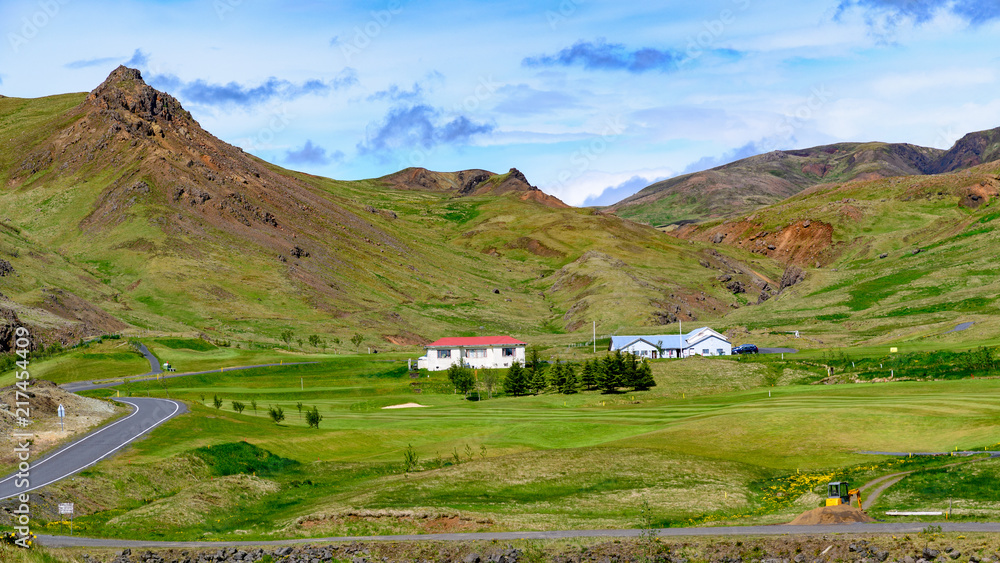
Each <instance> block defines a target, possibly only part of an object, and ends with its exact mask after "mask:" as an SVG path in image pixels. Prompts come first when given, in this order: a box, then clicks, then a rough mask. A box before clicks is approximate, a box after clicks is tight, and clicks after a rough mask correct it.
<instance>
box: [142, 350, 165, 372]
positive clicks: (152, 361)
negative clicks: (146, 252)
mask: <svg viewBox="0 0 1000 563" xmlns="http://www.w3.org/2000/svg"><path fill="white" fill-rule="evenodd" d="M139 351H140V352H142V355H143V356H146V361H147V362H149V371H148V372H146V373H144V374H143V375H156V374H158V373H163V368H161V367H160V361H159V360H157V359H156V356H154V355H153V353H152V352H150V351H149V348H146V345H145V344H142V343H140V344H139Z"/></svg>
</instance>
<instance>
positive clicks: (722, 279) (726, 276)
mask: <svg viewBox="0 0 1000 563" xmlns="http://www.w3.org/2000/svg"><path fill="white" fill-rule="evenodd" d="M715 279H717V280H719V281H720V282H727V281H729V280H731V279H733V276H730V275H729V274H722V275H721V276H719V277H717V278H715Z"/></svg>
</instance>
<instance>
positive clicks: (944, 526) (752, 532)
mask: <svg viewBox="0 0 1000 563" xmlns="http://www.w3.org/2000/svg"><path fill="white" fill-rule="evenodd" d="M930 525H934V526H941V531H943V532H1000V522H931V523H929V522H913V523H874V524H830V525H821V526H790V525H787V524H783V525H780V526H731V527H715V528H664V529H660V530H655V534H656V536H657V537H685V536H774V535H794V536H812V535H819V534H917V533H920V532H921V531H923V530H924V529H925V528H927V527H928V526H930ZM648 533H649V530H639V529H636V530H560V531H552V532H499V533H477V534H419V535H398V536H339V537H328V538H311V539H295V540H281V541H233V542H225V541H222V542H172V541H144V540H109V539H96V538H81V537H67V536H46V535H39V536H38V543H39V544H40V545H42V546H44V547H111V548H125V547H127V548H169V547H176V548H210V549H214V548H220V547H244V546H257V545H259V546H265V545H296V544H321V543H332V542H338V543H339V542H352V541H387V542H394V541H492V540H497V541H504V540H517V539H561V538H597V537H609V538H634V537H640V536H642V535H643V534H648Z"/></svg>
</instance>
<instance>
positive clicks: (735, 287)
mask: <svg viewBox="0 0 1000 563" xmlns="http://www.w3.org/2000/svg"><path fill="white" fill-rule="evenodd" d="M726 289H728V290H729V291H731V292H733V294H734V295H735V294H738V293H746V290H747V288H746V287H744V286H743V282H741V281H739V280H733V281H731V282H729V283H728V284H726Z"/></svg>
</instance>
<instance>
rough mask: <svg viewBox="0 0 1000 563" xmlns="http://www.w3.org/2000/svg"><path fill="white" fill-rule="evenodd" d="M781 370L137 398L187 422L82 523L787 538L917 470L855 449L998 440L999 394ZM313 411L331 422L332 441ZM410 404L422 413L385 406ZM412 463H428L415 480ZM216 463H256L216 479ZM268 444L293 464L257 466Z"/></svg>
mask: <svg viewBox="0 0 1000 563" xmlns="http://www.w3.org/2000/svg"><path fill="white" fill-rule="evenodd" d="M204 353H208V354H210V353H212V351H210V350H209V351H206V352H204ZM770 362H771V363H770V364H767V363H765V361H764V360H762V361H746V362H743V361H737V360H734V359H714V360H713V359H694V360H690V361H689V360H681V361H670V360H667V361H659V362H656V363H655V370H654V373H655V376H656V379H657V381H658V386H657V387H655V388H653V389H652V390H650V391H646V392H624V393H619V394H612V395H605V394H601V393H599V392H582V393H577V394H574V395H559V394H551V393H549V394H542V395H539V396H528V397H517V398H514V397H496V398H494V399H491V400H485V399H484V400H479V401H476V400H465V399H464V398H463V397H462V396H461V395H455V394H453V393H451V392H449V390H450V387H449V384H448V383H447V381H446V379H445V376H444V374H443V373H433V374H429V375H430V377H427V375H428V374H426V373H424V374H422V375H421V376H420V377H419V378H416V379H411V378H410V377H409V375H408V374H407V371H406V367H405V361H404V360H402V359H397V360H392V359H389V358H381V359H380V361H375V360H373V359H372V357H370V356H353V357H342V358H335V359H330V360H327V361H323V362H322V363H320V364H315V365H303V366H283V367H274V368H259V369H254V370H247V371H242V372H236V371H234V372H223V373H211V374H205V375H199V376H190V377H185V378H178V379H172V380H164V381H161V382H152V383H150V384H148V385H146V384H132V385H131V386H130V387H126V386H123V387H120V389H122V390H124V391H125V393H132V394H139V395H146V394H149V395H152V396H166V395H168V394H169V396H170V397H172V398H181V399H183V400H185V401H187V402H188V403H189V404H190V405H191V407H192V413H190V414H188V415H184V416H182V417H180V418H178V419H175V420H172V421H170V422H169V423H167V424H165V425H163V426H162V427H160V428H158V429H157V430H155V431H154V432H153V433H152V435H151V436H150V438H149V439H146V440H143V441H141V442H138V443H136V444H135V445H134V446H133V447H132V448H131V449H130V450H129V451H127V452H126V453H125V454H123V455H121V456H119V457H117V458H115V459H114V460H112V461H111V462H109V463H105V464H102V465H100V466H98V467H97V468H93V469H91V470H88V471H87V472H85V473H84V474H82V475H81V477H80V478H78V479H77V481H76V482H75V483H74V484H73V485H72V491H73V492H72V494H73V495H75V496H76V497H77V498H78V499H79V501H78V502H80V504H81V505H82V506H86V507H88V508H87V512H86V514H83V515H81V516H79V517H78V518H77V520H76V522H77V526H78V529H79V530H81V531H82V532H83V533H86V534H91V535H108V536H122V537H147V538H171V539H180V538H189V539H195V538H202V539H204V538H236V537H240V538H244V539H247V538H255V537H256V538H261V539H263V538H270V537H274V535H275V534H277V535H278V536H282V537H284V536H292V537H308V536H318V535H331V534H338V535H339V534H369V533H374V534H385V533H400V532H413V533H422V532H433V531H442V530H443V529H453V528H451V527H448V528H440V526H445V523H450V524H448V526H454V525H459V527H460V529H461V530H462V531H471V530H520V529H559V528H581V527H596V528H600V527H633V526H637V525H638V524H639V522H638V510H639V508H640V506H641V505H642V504H643V503H648V504H649V506H650V507H651V508H652V510H653V511H654V513H655V517H656V521H657V522H658V523H659V525H663V526H672V525H690V524H708V525H719V524H727V523H741V524H742V523H747V522H762V523H776V522H784V521H789V520H791V519H792V518H793V517H794V516H795V515H797V514H798V513H800V512H802V511H804V510H807V509H810V508H813V507H815V506H817V505H818V503H819V502H820V501H821V500H822V499H821V497H820V496H819V493H821V492H822V490H823V489H822V487H823V485H825V483H826V482H827V481H829V480H832V479H835V478H849V479H851V480H852V481H853V482H856V483H857V484H861V483H862V482H864V481H865V480H868V479H871V478H874V477H876V476H879V475H882V474H888V473H890V472H893V471H897V470H899V467H900V466H899V464H900V463H902V462H903V460H898V459H895V458H879V457H876V456H866V455H861V454H859V453H857V452H858V451H861V450H884V451H904V452H905V451H935V450H939V451H950V450H952V449H954V448H956V447H957V448H959V449H982V448H984V447H986V446H988V445H992V444H996V443H997V442H1000V429H998V427H997V426H996V420H997V418H996V417H997V413H998V412H1000V398H998V397H1000V393H998V391H1000V380H997V379H982V378H977V379H960V380H945V381H935V382H904V383H881V384H871V383H867V384H853V385H836V386H822V385H820V386H816V385H803V384H790V383H805V382H808V381H811V380H815V378H816V373H815V371H814V368H813V367H812V362H811V361H808V360H807V361H803V362H798V363H796V362H793V361H792V360H786V361H784V362H782V361H781V360H780V359H771V360H770ZM772 384H773V385H775V386H773V387H772V386H770V385H772ZM416 389H420V392H419V393H416V392H415V390H416ZM92 393H93V394H97V395H100V394H107V393H108V391H106V390H102V391H95V392H92ZM216 396H218V397H219V398H220V399H221V400H222V405H221V408H219V409H216V408H215V407H214V406H213V399H214V398H215V397H216ZM233 401H240V402H243V403H244V404H246V410H244V411H243V413H242V414H238V413H236V412H234V411H233V407H232V402H233ZM251 401H256V403H257V410H256V412H254V410H253V409H252V407H251ZM300 402H301V403H302V405H303V407H304V410H305V409H309V408H312V407H313V406H315V407H317V408H318V410H319V412H320V413H321V414H322V415H323V420H322V422H321V424H320V428H319V429H313V428H308V427H307V426H306V424H305V421H304V420H303V418H302V417H301V416H300V413H299V411H298V408H297V403H300ZM409 402H417V403H419V404H422V405H426V407H424V408H408V409H383V408H382V407H385V406H390V405H396V404H402V403H409ZM272 406H274V407H277V406H280V407H281V408H282V409H283V410H284V413H285V416H286V419H285V420H284V421H283V422H282V423H281V424H275V423H273V422H272V421H271V420H270V418H269V416H268V414H267V411H268V408H269V407H272ZM886 429H892V431H891V432H887V431H886ZM244 441H245V442H246V443H247V444H248V445H247V446H246V451H245V452H244V453H239V452H240V451H241V450H240V446H239V444H241V443H242V442H244ZM227 444H229V445H227ZM408 447H412V448H413V451H414V452H415V453H416V456H417V458H418V461H417V469H415V470H414V471H411V472H409V473H406V472H404V470H403V456H404V451H405V450H406V449H407V448H408ZM199 448H202V449H199ZM203 448H221V450H220V451H228V452H233V453H232V455H233V456H235V457H234V458H233V459H244V460H249V461H244V462H240V463H249V465H245V466H244V467H245V469H244V470H243V471H244V472H243V473H233V472H232V471H227V472H223V473H226V474H220V473H218V471H217V470H215V469H213V467H214V465H212V464H211V463H207V462H206V459H208V458H206V457H205V456H206V455H207V454H205V453H199V452H206V451H214V450H204V449H203ZM234 448H235V449H234ZM256 448H260V449H261V450H264V451H266V452H269V454H267V455H272V454H273V455H275V456H277V457H274V458H270V459H273V460H280V459H286V460H288V461H287V463H286V462H280V463H271V462H268V463H270V465H268V464H264V465H254V464H255V463H258V462H256V461H253V460H254V459H257V458H260V455H262V454H259V450H256ZM254 452H258V453H254ZM213 455H214V454H213ZM240 456H242V457H240ZM255 456H256V457H255ZM261 459H263V458H261ZM209 461H210V460H209ZM261 463H263V462H261ZM914 463H917V465H916V466H913V467H932V466H935V465H940V464H941V463H942V462H941V461H940V460H919V462H914ZM990 463H992V462H990ZM906 467H911V465H908V466H906ZM983 467H986V466H983ZM916 482H917V481H916V480H914V483H916ZM983 482H985V481H983ZM68 486H69V485H67V484H59V485H55V486H54V487H53V488H54V489H55V490H63V489H65V491H64V492H65V493H66V494H70V493H69V491H70V490H69V489H66V487H68ZM60 494H62V493H60ZM907 498H908V497H907ZM928 498H929V500H928V502H929V503H931V504H934V503H938V502H939V501H938V499H937V498H936V497H928ZM906 502H909V501H900V502H899V503H896V504H894V503H888V504H886V503H885V501H883V502H882V503H880V509H882V505H883V504H885V505H886V506H897V505H899V506H901V505H905V504H906ZM989 502H992V501H989ZM987 504H988V502H987ZM455 522H458V523H459V524H455ZM61 526H62V525H61V524H58V523H53V524H51V525H50V528H49V529H51V531H53V532H56V531H62V527H61Z"/></svg>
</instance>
